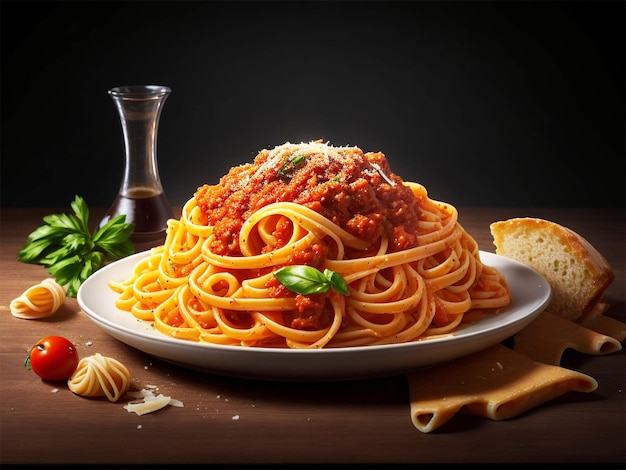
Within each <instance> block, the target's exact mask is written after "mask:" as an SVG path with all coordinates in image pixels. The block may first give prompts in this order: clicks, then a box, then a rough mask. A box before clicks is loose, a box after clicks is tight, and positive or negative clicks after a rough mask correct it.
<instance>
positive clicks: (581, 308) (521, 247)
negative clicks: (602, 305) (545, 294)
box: [489, 217, 615, 321]
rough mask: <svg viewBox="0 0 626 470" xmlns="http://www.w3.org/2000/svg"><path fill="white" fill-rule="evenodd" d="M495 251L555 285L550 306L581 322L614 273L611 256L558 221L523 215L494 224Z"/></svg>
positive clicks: (566, 317)
mask: <svg viewBox="0 0 626 470" xmlns="http://www.w3.org/2000/svg"><path fill="white" fill-rule="evenodd" d="M489 228H490V230H491V235H492V236H493V243H494V245H495V246H496V254H498V255H501V256H505V257H507V258H510V259H513V260H515V261H519V262H521V263H523V264H525V265H527V266H529V267H531V268H533V269H534V270H535V271H537V272H538V273H539V274H541V275H542V276H543V277H544V278H545V279H546V281H548V283H549V284H550V286H551V287H552V300H551V301H550V305H549V306H548V308H547V309H546V310H545V311H546V312H550V313H552V314H554V315H557V316H559V317H561V318H565V319H567V320H571V321H580V320H583V319H584V318H585V316H586V315H587V314H588V313H589V312H590V311H591V310H592V309H593V308H594V306H595V305H596V303H597V302H598V301H599V300H600V297H601V296H602V293H603V292H604V291H605V290H606V288H607V287H608V286H609V285H610V284H611V282H613V279H614V277H615V275H614V273H613V270H612V269H611V266H610V265H609V263H608V262H607V261H606V259H605V258H604V257H603V256H602V255H601V254H600V253H599V252H598V251H597V250H596V249H595V248H594V247H593V246H592V245H591V243H589V242H588V241H587V240H586V239H585V238H583V237H582V236H581V235H579V234H577V233H576V232H574V231H573V230H571V229H569V228H567V227H563V226H562V225H559V224H557V223H555V222H550V221H548V220H544V219H537V218H531V217H522V218H515V219H508V220H503V221H499V222H494V223H492V224H491V225H490V226H489Z"/></svg>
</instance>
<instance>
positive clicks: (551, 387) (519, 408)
mask: <svg viewBox="0 0 626 470" xmlns="http://www.w3.org/2000/svg"><path fill="white" fill-rule="evenodd" d="M407 378H408V381H409V397H410V403H411V420H412V422H413V424H414V425H415V427H416V428H417V429H419V430H420V431H422V432H424V433H428V432H431V431H433V430H435V429H437V428H439V427H441V426H442V425H443V424H444V423H446V422H448V421H449V420H450V419H451V418H452V417H453V416H454V415H455V414H456V413H464V414H471V415H477V416H483V417H485V418H488V419H492V420H504V419H510V418H513V417H515V416H518V415H520V414H522V413H524V412H525V411H527V410H530V409H531V408H534V407H536V406H539V405H541V404H543V403H545V402H548V401H550V400H552V399H554V398H556V397H558V396H561V395H563V394H565V393H567V392H571V391H575V392H585V393H587V392H593V391H594V390H596V388H597V387H598V383H597V382H596V380H595V379H594V378H593V377H590V376H588V375H585V374H582V373H580V372H576V371H572V370H569V369H564V368H562V367H559V366H553V365H549V364H542V363H540V362H537V361H533V360H531V359H529V358H527V357H525V356H524V355H522V354H519V353H517V352H515V351H513V350H511V349H509V348H507V347H505V346H502V345H500V344H498V345H495V346H492V347H490V348H487V349H485V350H483V351H480V352H478V353H474V354H471V355H469V356H466V357H463V358H461V359H458V360H456V361H453V362H450V363H448V364H444V365H442V366H438V367H434V368H431V369H425V370H423V371H419V372H415V373H411V374H408V376H407Z"/></svg>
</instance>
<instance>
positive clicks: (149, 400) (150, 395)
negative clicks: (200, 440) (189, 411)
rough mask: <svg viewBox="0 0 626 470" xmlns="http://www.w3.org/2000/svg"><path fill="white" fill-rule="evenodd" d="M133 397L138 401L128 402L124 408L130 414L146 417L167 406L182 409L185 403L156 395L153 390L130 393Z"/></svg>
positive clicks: (160, 394)
mask: <svg viewBox="0 0 626 470" xmlns="http://www.w3.org/2000/svg"><path fill="white" fill-rule="evenodd" d="M128 395H130V396H131V397H134V398H137V399H138V400H136V401H131V402H128V404H126V405H124V408H125V409H126V411H128V412H129V413H135V414H137V415H138V416H141V415H145V414H147V413H152V412H154V411H158V410H160V409H161V408H165V407H166V406H167V405H171V406H176V407H179V408H182V407H183V406H184V405H183V402H182V401H180V400H175V399H173V398H172V397H166V396H165V395H163V394H162V393H159V394H158V395H155V394H154V392H153V391H152V390H148V389H145V388H144V389H143V390H140V391H139V392H128Z"/></svg>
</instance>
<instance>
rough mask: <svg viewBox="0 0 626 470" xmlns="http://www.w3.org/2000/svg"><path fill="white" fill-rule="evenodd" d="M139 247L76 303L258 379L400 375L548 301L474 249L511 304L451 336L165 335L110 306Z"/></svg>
mask: <svg viewBox="0 0 626 470" xmlns="http://www.w3.org/2000/svg"><path fill="white" fill-rule="evenodd" d="M146 255H147V253H146V252H144V253H137V254H135V255H132V256H129V257H127V258H124V259H121V260H119V261H116V262H114V263H111V264H110V265H108V266H105V267H104V268H102V269H100V270H98V271H96V272H95V273H94V274H93V275H92V276H90V277H89V278H88V279H87V280H86V281H85V282H84V283H83V284H82V286H81V287H80V289H79V291H78V296H77V300H78V304H79V305H80V307H81V309H82V310H83V311H84V312H85V313H86V314H87V315H88V316H89V318H90V319H91V320H93V321H94V322H95V323H96V324H98V325H99V326H100V327H102V328H103V329H104V330H105V331H107V332H108V333H109V334H110V335H111V336H113V337H114V338H117V339H118V340H120V341H122V342H123V343H126V344H128V345H130V346H132V347H134V348H137V349H139V350H141V351H143V352H145V353H147V354H149V355H152V356H155V357H158V358H161V359H163V360H165V361H167V362H171V363H174V364H178V365H181V366H184V367H187V368H191V369H196V370H200V371H203V372H210V373H215V374H219V375H226V376H234V377H244V378H250V379H263V380H283V381H322V380H347V379H363V378H372V377H380V376H388V375H395V374H403V373H407V372H410V371H413V370H417V369H420V368H424V367H429V366H433V365H436V364H440V363H443V362H446V361H450V360H453V359H456V358H459V357H461V356H465V355H467V354H471V353H473V352H477V351H480V350H481V349H484V348H486V347H489V346H491V345H494V344H497V343H499V342H502V341H504V340H505V339H507V338H509V337H510V336H512V335H514V334H515V333H517V332H518V331H520V330H521V329H522V328H524V327H525V326H526V325H528V324H529V323H530V322H531V321H532V320H533V319H534V318H535V317H536V316H537V315H539V313H541V312H542V311H543V310H544V309H545V307H546V306H547V305H548V302H549V301H550V296H551V292H552V291H551V289H550V285H549V284H548V282H547V281H546V280H545V279H544V278H543V277H542V276H541V275H540V274H538V273H537V272H536V271H534V270H532V269H531V268H529V267H527V266H525V265H523V264H521V263H518V262H517V261H513V260H510V259H507V258H504V257H502V256H498V255H495V254H493V253H487V252H483V251H481V252H480V256H481V260H482V262H483V263H485V264H487V265H489V266H493V267H495V268H497V269H498V270H499V271H500V272H501V273H503V274H504V275H505V276H506V278H507V282H508V284H509V288H510V289H511V294H512V302H511V304H510V305H509V306H508V307H507V308H506V309H503V310H502V311H501V313H500V314H497V315H495V314H494V315H488V316H487V317H485V318H483V319H481V320H480V321H477V322H475V323H473V324H471V325H469V326H467V327H465V328H463V329H461V330H460V331H458V332H456V333H455V334H453V335H451V336H445V337H440V338H435V339H429V340H424V341H418V342H413V343H403V344H392V345H381V346H358V347H348V348H334V349H316V350H308V349H307V350H301V349H298V350H292V349H269V348H268V349H264V348H246V347H241V346H223V345H214V344H205V343H197V342H192V341H187V340H180V339H175V338H170V337H168V336H166V335H164V334H163V333H161V332H159V331H157V330H156V329H155V328H154V327H153V326H152V325H151V323H150V322H146V321H143V320H139V319H137V318H135V317H134V316H133V315H131V314H130V313H128V312H125V311H122V310H119V309H117V308H116V307H115V299H116V297H117V294H116V293H115V292H113V291H112V290H111V289H110V288H109V287H108V285H107V282H108V281H109V280H110V279H114V280H117V281H121V280H124V279H126V278H128V277H129V276H130V274H131V271H132V268H133V267H134V266H135V264H136V263H137V261H138V260H139V259H141V258H143V257H145V256H146Z"/></svg>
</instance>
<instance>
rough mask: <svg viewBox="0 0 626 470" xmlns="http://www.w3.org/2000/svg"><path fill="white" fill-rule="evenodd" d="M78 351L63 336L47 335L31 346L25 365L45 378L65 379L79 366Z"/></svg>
mask: <svg viewBox="0 0 626 470" xmlns="http://www.w3.org/2000/svg"><path fill="white" fill-rule="evenodd" d="M78 359H79V358H78V351H76V348H75V347H74V344H73V343H72V342H71V341H70V340H69V339H66V338H64V337H62V336H46V337H45V338H41V339H40V340H39V341H37V343H36V344H35V345H34V346H33V347H32V348H31V350H30V353H29V354H28V357H27V358H26V362H25V366H26V368H27V369H32V371H33V372H34V373H35V374H37V375H38V376H39V377H41V378H42V379H44V380H54V381H56V380H65V379H67V378H68V377H70V376H71V375H72V374H73V373H74V371H75V370H76V367H78Z"/></svg>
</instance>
